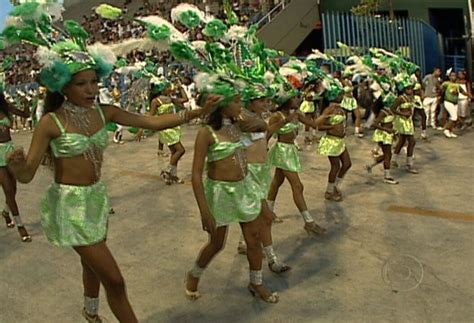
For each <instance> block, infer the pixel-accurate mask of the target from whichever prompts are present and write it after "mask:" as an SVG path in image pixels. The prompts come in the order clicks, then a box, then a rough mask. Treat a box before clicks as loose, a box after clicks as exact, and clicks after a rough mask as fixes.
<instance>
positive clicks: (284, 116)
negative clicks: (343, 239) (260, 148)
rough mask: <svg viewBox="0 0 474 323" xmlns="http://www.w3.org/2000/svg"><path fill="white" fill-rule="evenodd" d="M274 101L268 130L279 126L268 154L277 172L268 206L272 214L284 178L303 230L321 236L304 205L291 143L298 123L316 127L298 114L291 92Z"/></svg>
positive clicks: (298, 168) (295, 157)
mask: <svg viewBox="0 0 474 323" xmlns="http://www.w3.org/2000/svg"><path fill="white" fill-rule="evenodd" d="M276 101H277V104H279V107H278V111H277V112H276V113H274V114H273V116H272V117H271V118H270V121H269V127H274V126H275V125H276V124H278V125H280V127H279V128H278V130H276V131H275V132H276V134H277V136H278V141H277V142H276V143H275V145H274V146H273V147H272V148H271V149H270V152H269V155H268V159H269V162H270V164H271V165H272V166H274V167H275V168H276V169H275V175H274V176H273V180H272V183H271V185H270V190H269V192H268V198H267V203H268V205H269V207H270V209H271V210H272V211H273V209H274V206H275V200H276V197H277V195H278V191H279V189H280V186H281V185H282V184H283V182H284V181H285V179H287V180H288V182H289V183H290V185H291V191H292V192H293V201H294V202H295V204H296V207H297V208H298V210H299V211H300V213H301V216H302V217H303V220H304V223H305V225H304V229H305V230H306V232H308V234H323V233H324V232H325V229H324V228H322V227H320V226H319V225H317V224H316V222H315V221H314V219H313V217H312V215H311V214H310V213H309V211H308V206H307V205H306V200H305V198H304V195H303V190H304V186H303V183H301V180H300V177H299V175H298V173H299V172H301V170H302V168H301V163H300V157H299V154H298V149H297V148H296V146H295V143H294V141H295V138H296V136H297V135H298V129H299V122H302V123H304V124H306V125H308V126H310V127H312V128H316V123H315V122H314V121H313V120H311V119H309V118H307V117H305V115H304V114H302V113H299V112H297V109H298V107H299V103H300V99H299V98H298V96H297V95H296V93H291V91H290V93H289V94H288V95H287V96H285V97H281V98H277V100H276Z"/></svg>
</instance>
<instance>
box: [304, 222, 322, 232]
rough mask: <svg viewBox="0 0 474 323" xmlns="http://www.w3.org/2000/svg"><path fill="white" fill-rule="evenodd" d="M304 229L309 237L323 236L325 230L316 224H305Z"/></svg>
mask: <svg viewBox="0 0 474 323" xmlns="http://www.w3.org/2000/svg"><path fill="white" fill-rule="evenodd" d="M304 229H305V230H306V232H307V233H308V234H309V235H311V234H314V235H323V234H325V233H326V229H325V228H323V227H321V226H319V225H317V224H316V222H306V224H305V225H304Z"/></svg>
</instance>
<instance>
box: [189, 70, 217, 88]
mask: <svg viewBox="0 0 474 323" xmlns="http://www.w3.org/2000/svg"><path fill="white" fill-rule="evenodd" d="M217 79H218V76H217V75H216V74H209V73H205V72H201V73H198V74H196V76H195V77H194V82H195V83H196V88H197V89H199V90H201V91H203V90H207V91H211V90H212V87H213V84H214V83H215V82H216V81H217Z"/></svg>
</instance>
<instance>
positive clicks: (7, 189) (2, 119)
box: [0, 78, 32, 242]
mask: <svg viewBox="0 0 474 323" xmlns="http://www.w3.org/2000/svg"><path fill="white" fill-rule="evenodd" d="M2 81H3V78H2V80H0V181H1V183H2V189H3V193H4V194H5V207H4V208H3V211H2V216H3V218H4V219H5V222H6V226H7V228H13V227H15V224H16V227H17V229H18V233H19V234H20V237H21V241H23V242H31V240H32V239H31V236H30V235H29V234H28V231H27V230H26V228H25V226H24V224H23V221H22V220H21V217H20V212H19V210H18V204H17V203H16V198H15V195H16V192H17V185H16V178H15V176H14V174H13V173H12V172H11V170H9V169H8V168H7V154H8V153H9V152H11V151H13V150H14V149H15V145H14V144H13V142H12V138H11V134H10V126H11V117H10V116H11V115H18V116H21V117H24V118H25V117H28V116H29V115H30V110H29V109H28V107H27V108H26V109H25V110H23V111H22V110H19V109H17V108H16V107H14V106H13V105H12V104H10V103H9V102H7V100H6V99H5V95H4V92H3V91H4V88H5V83H3V82H2ZM10 212H11V213H12V215H13V220H12V219H11V218H10Z"/></svg>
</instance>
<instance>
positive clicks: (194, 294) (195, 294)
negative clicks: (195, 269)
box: [184, 273, 201, 301]
mask: <svg viewBox="0 0 474 323" xmlns="http://www.w3.org/2000/svg"><path fill="white" fill-rule="evenodd" d="M190 275H191V273H186V276H185V277H184V283H185V284H187V283H188V278H189V276H190ZM192 277H194V276H192ZM184 293H185V295H186V298H187V299H189V300H190V301H196V300H198V299H199V298H201V293H199V291H197V290H196V291H190V290H188V287H187V286H186V289H185V291H184Z"/></svg>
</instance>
